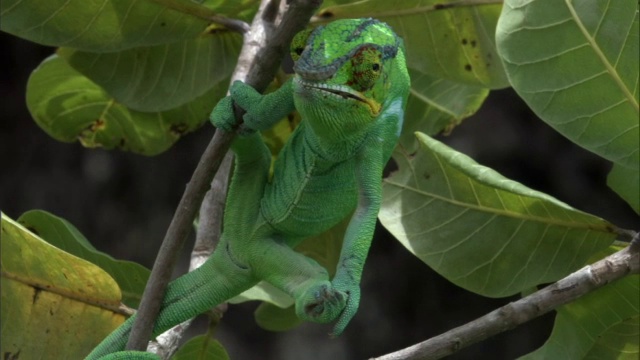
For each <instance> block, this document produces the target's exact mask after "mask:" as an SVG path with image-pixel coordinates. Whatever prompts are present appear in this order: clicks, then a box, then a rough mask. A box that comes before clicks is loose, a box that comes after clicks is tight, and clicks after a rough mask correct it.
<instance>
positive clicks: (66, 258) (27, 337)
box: [0, 214, 124, 360]
mask: <svg viewBox="0 0 640 360" xmlns="http://www.w3.org/2000/svg"><path fill="white" fill-rule="evenodd" d="M0 216H1V217H2V220H1V225H2V234H1V235H0V236H1V238H2V241H0V246H1V252H0V253H1V255H2V259H1V262H0V268H1V269H2V272H1V274H2V278H1V282H2V286H1V298H2V299H1V300H2V301H1V310H0V323H2V331H1V334H2V335H1V341H0V353H2V355H3V357H4V358H5V359H56V360H57V359H82V358H83V357H84V356H86V355H87V354H88V353H89V352H90V351H91V349H93V348H94V347H95V346H96V345H97V344H98V343H99V342H100V341H101V340H102V339H103V338H104V337H105V336H107V335H108V334H109V333H110V332H111V331H112V330H113V329H114V328H116V327H117V326H118V325H120V324H121V323H122V322H123V321H124V316H123V315H122V314H120V313H119V312H118V311H117V309H118V306H119V304H120V291H119V289H118V286H117V284H116V283H115V281H113V279H112V278H111V277H110V276H109V275H108V274H107V273H106V272H104V271H103V270H102V269H100V268H99V267H97V266H95V265H93V264H91V263H89V262H87V261H85V260H82V259H79V258H77V257H75V256H73V255H70V254H68V253H66V252H64V251H61V250H59V249H57V248H55V247H53V246H51V245H50V244H48V243H46V242H44V241H43V240H42V239H40V238H39V237H38V236H36V235H35V234H33V233H32V232H30V231H29V230H27V229H26V228H25V227H23V226H22V225H20V224H18V223H17V222H15V221H13V220H11V219H10V218H8V217H7V216H6V215H4V214H0ZM77 334H82V336H76V335H77Z"/></svg>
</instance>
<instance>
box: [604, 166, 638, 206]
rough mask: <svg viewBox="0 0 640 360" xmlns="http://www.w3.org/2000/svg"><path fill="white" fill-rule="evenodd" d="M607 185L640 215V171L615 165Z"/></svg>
mask: <svg viewBox="0 0 640 360" xmlns="http://www.w3.org/2000/svg"><path fill="white" fill-rule="evenodd" d="M607 185H609V187H610V188H611V189H613V191H615V192H616V193H617V194H618V195H620V197H621V198H623V199H624V201H626V202H627V203H628V204H629V206H631V208H632V209H633V210H634V211H635V212H636V213H637V214H640V170H639V169H638V168H635V169H630V168H628V167H625V166H622V165H620V164H613V168H612V169H611V172H610V173H609V176H608V177H607Z"/></svg>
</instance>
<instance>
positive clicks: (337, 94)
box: [291, 19, 408, 140]
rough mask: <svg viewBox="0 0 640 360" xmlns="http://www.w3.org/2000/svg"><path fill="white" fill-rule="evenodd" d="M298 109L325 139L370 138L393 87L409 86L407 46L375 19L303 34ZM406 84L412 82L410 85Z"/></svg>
mask: <svg viewBox="0 0 640 360" xmlns="http://www.w3.org/2000/svg"><path fill="white" fill-rule="evenodd" d="M291 56H292V57H293V60H294V61H295V65H294V70H295V73H296V76H295V78H294V101H295V105H296V109H297V110H298V111H299V112H300V113H301V115H302V118H303V119H306V120H307V121H308V124H309V125H310V126H311V128H312V129H313V130H314V132H315V133H316V134H317V135H318V136H321V137H326V138H332V139H336V140H339V139H343V138H345V137H347V136H352V135H357V134H358V133H362V132H365V131H366V130H367V129H368V127H369V126H370V124H372V123H373V122H374V121H375V120H376V118H378V115H379V114H380V112H381V111H382V110H383V109H384V108H385V105H386V104H385V101H387V102H388V101H389V100H390V98H391V96H389V94H390V92H392V91H393V88H394V87H395V86H394V84H392V80H391V79H394V80H393V81H394V82H395V81H399V82H402V81H407V82H408V75H407V74H406V68H405V64H404V62H405V60H404V49H403V46H402V40H401V39H400V38H399V37H398V36H397V35H396V34H395V33H394V32H393V30H392V29H391V28H390V27H389V26H388V25H387V24H385V23H383V22H380V21H378V20H375V19H345V20H338V21H334V22H332V23H329V24H328V25H326V26H319V27H317V28H315V29H309V30H305V31H302V32H300V33H298V34H297V35H296V36H295V37H294V39H293V42H292V44H291ZM404 79H406V80H404Z"/></svg>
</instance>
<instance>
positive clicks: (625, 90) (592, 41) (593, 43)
mask: <svg viewBox="0 0 640 360" xmlns="http://www.w3.org/2000/svg"><path fill="white" fill-rule="evenodd" d="M565 4H566V5H567V9H568V10H569V12H570V13H571V17H573V20H574V21H575V23H576V26H578V29H580V32H581V33H582V35H583V36H584V38H585V40H587V42H588V43H589V45H590V46H591V48H592V49H593V52H594V53H595V54H596V56H597V57H598V59H599V60H600V62H601V63H602V65H604V67H605V69H607V72H608V73H609V74H610V76H611V78H612V79H613V81H614V82H615V84H616V86H618V87H619V88H620V90H621V91H622V93H623V94H624V96H625V97H626V98H627V100H628V101H629V103H630V104H631V105H632V106H633V107H634V108H635V110H636V113H640V106H639V105H638V102H637V101H636V99H635V97H634V96H633V94H632V93H631V91H629V89H628V88H627V86H626V85H625V84H624V82H623V81H622V78H621V77H620V75H619V74H618V72H617V71H616V69H615V68H614V67H613V66H612V65H611V63H610V62H609V60H608V59H607V57H606V56H605V55H604V53H603V52H602V49H600V47H599V46H598V44H597V43H596V41H595V39H594V38H593V37H592V36H591V34H589V31H587V28H586V27H585V26H584V24H583V23H582V21H581V20H580V17H579V16H578V14H577V13H576V9H575V8H574V7H573V0H565ZM603 16H604V15H603Z"/></svg>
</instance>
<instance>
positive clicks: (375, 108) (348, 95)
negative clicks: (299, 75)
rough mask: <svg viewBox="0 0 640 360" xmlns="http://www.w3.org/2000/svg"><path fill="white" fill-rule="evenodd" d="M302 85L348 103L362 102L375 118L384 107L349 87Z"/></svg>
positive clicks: (306, 83) (302, 83)
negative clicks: (337, 97)
mask: <svg viewBox="0 0 640 360" xmlns="http://www.w3.org/2000/svg"><path fill="white" fill-rule="evenodd" d="M300 85H302V87H303V88H306V89H309V90H319V91H322V92H326V93H329V94H332V95H334V96H339V97H341V98H343V99H344V100H347V101H358V102H361V103H363V104H365V105H367V106H368V107H369V111H370V112H371V115H373V116H377V115H378V114H379V113H380V108H381V107H382V106H381V105H380V104H379V103H378V102H377V101H375V100H372V99H369V98H367V97H366V96H364V95H362V93H360V92H359V91H356V90H353V89H351V88H349V87H347V86H335V85H334V86H326V85H324V86H323V85H320V84H313V83H309V82H306V81H300Z"/></svg>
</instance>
